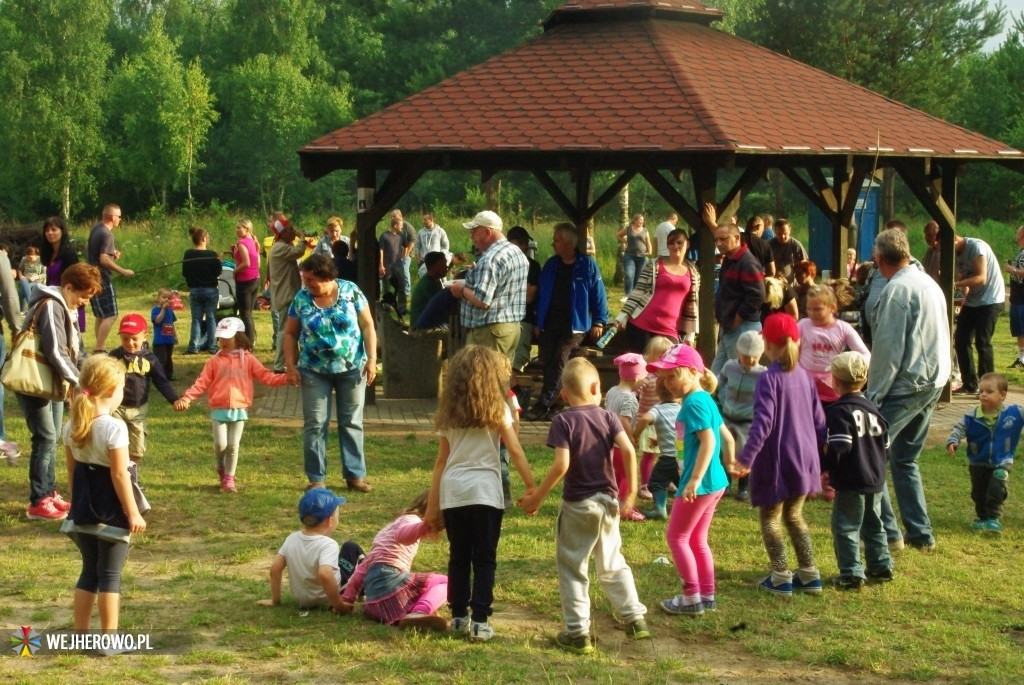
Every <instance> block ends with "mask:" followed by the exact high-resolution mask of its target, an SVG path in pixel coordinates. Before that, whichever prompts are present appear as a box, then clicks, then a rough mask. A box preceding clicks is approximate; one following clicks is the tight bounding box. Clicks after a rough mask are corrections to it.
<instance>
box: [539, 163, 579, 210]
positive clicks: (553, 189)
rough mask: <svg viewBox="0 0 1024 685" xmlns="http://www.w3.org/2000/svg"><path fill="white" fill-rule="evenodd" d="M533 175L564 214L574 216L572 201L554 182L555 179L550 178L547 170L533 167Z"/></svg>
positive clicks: (574, 208)
mask: <svg viewBox="0 0 1024 685" xmlns="http://www.w3.org/2000/svg"><path fill="white" fill-rule="evenodd" d="M533 175H534V177H535V178H536V179H537V181H538V182H539V183H540V185H541V187H542V188H544V190H546V191H548V195H550V196H551V199H552V200H554V201H555V204H556V205H558V207H559V208H560V209H561V210H562V211H563V212H564V213H565V215H566V216H569V217H574V216H576V207H574V206H573V204H572V201H571V200H569V198H568V197H566V195H565V193H563V192H562V189H561V188H559V187H558V184H557V183H555V179H553V178H551V176H550V175H549V174H548V172H546V171H544V170H543V169H534V170H533Z"/></svg>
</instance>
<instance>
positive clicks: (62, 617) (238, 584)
mask: <svg viewBox="0 0 1024 685" xmlns="http://www.w3.org/2000/svg"><path fill="white" fill-rule="evenodd" d="M450 233H455V230H454V229H452V230H450ZM133 239H135V238H133V237H132V235H131V234H130V233H127V232H126V234H125V236H124V238H119V240H125V242H128V241H130V240H133ZM138 240H140V241H142V240H146V241H150V240H151V237H149V236H147V235H146V233H145V232H143V231H141V230H140V231H139V237H138ZM541 240H542V238H541V237H538V241H541ZM151 242H152V243H153V244H154V247H153V251H154V256H159V254H160V253H161V252H162V253H163V254H166V255H171V258H173V257H175V256H177V255H179V254H180V250H179V246H178V245H177V244H170V242H171V241H169V240H163V239H159V238H157V237H152V240H151ZM139 244H140V246H141V242H140V243H139ZM541 244H542V245H544V243H543V242H542V243H541ZM180 247H181V249H184V246H180ZM122 249H123V250H124V248H123V247H122ZM140 249H141V247H140ZM124 251H125V253H126V255H127V254H129V253H128V251H127V250H124ZM606 275H608V276H610V274H606ZM135 285H136V286H137V289H136V292H135V293H134V294H131V293H129V294H128V296H126V297H125V298H123V299H122V310H123V311H129V310H132V311H148V307H149V306H150V298H149V295H148V294H143V293H142V288H141V287H140V286H142V285H143V284H141V283H139V284H135ZM613 299H614V298H613ZM187 320H188V316H187V312H182V319H181V320H180V321H179V324H178V326H179V328H178V330H179V336H180V337H182V338H183V342H184V339H186V338H187ZM257 321H258V325H259V326H260V328H261V335H260V338H261V340H263V341H266V340H268V339H269V326H270V324H269V316H268V315H267V314H266V313H261V314H258V315H257ZM998 331H999V333H998V334H997V340H998V342H999V347H998V348H997V358H996V361H997V367H998V368H1002V367H1005V366H1006V364H1007V363H1008V362H1009V361H1010V360H1011V358H1012V357H1011V354H1012V351H1011V347H1012V345H1011V344H1010V338H1009V336H1008V334H1007V333H1006V323H1005V319H1002V320H1000V322H999V324H998ZM89 342H91V340H89V341H87V347H90V346H91V345H89ZM258 354H259V356H260V357H261V358H262V359H263V360H264V361H265V362H266V361H268V360H269V350H268V349H267V346H266V343H263V344H262V346H261V349H260V350H258ZM201 361H202V357H199V356H197V357H186V356H180V355H179V356H177V357H176V365H177V369H178V370H177V374H178V377H179V379H180V380H179V381H178V382H177V383H176V384H175V385H176V387H178V389H179V391H181V390H183V389H184V388H185V387H187V384H188V382H189V381H191V379H193V378H194V377H195V376H196V375H197V374H198V372H199V370H200V364H201ZM1010 375H1011V381H1012V383H1013V384H1014V385H1015V386H1018V387H1019V385H1020V384H1021V382H1022V381H1024V374H1021V373H1019V372H1015V373H1013V374H1010ZM150 406H151V423H150V435H149V443H150V450H149V455H148V456H147V459H146V462H145V463H144V465H143V468H142V472H141V476H142V480H143V482H144V484H145V485H146V492H147V495H148V496H149V498H150V500H151V502H152V503H153V506H154V510H153V511H152V512H151V513H150V515H149V516H148V517H147V520H148V523H149V527H148V529H147V531H146V533H145V534H144V535H140V536H137V537H136V538H135V539H134V540H133V548H132V551H131V554H130V556H129V560H128V563H127V565H126V567H125V577H124V584H123V593H124V594H123V609H122V616H121V628H122V630H125V631H130V632H150V633H152V634H153V635H154V636H155V638H156V639H157V640H158V644H161V645H164V646H169V647H170V649H169V650H168V651H170V652H173V653H163V654H160V655H156V656H134V655H133V656H125V657H116V658H108V659H99V658H92V657H87V656H82V655H69V656H62V657H45V658H34V659H30V658H20V659H19V658H14V657H12V656H9V657H8V658H3V659H0V678H2V679H3V681H4V682H19V683H21V682H24V683H35V682H40V681H51V682H76V683H77V682H82V683H89V682H102V683H110V682H147V683H162V682H200V681H206V682H221V683H236V682H237V683H241V682H315V681H323V680H328V679H330V680H344V681H350V682H371V681H372V682H380V683H405V682H414V683H434V682H445V683H479V682H523V683H536V682H543V683H554V682H561V683H666V682H671V683H677V682H709V683H717V682H730V683H732V682H736V683H747V682H765V683H768V682H800V683H803V682H807V683H812V682H829V683H837V682H838V683H847V682H849V683H853V682H857V683H875V682H893V681H922V682H957V683H961V682H965V683H1016V682H1019V681H1020V674H1021V673H1024V656H1022V647H1024V598H1022V595H1021V592H1020V588H1021V587H1024V564H1022V563H1021V562H1022V561H1024V533H1022V529H1024V508H1022V506H1021V503H1020V499H1019V496H1018V492H1017V489H1016V488H1015V487H1014V486H1013V485H1012V484H1011V488H1012V492H1011V499H1010V501H1009V503H1008V507H1007V511H1006V514H1005V517H1004V526H1005V529H1006V532H1005V533H1004V534H1003V535H1002V537H999V538H990V537H979V536H978V535H976V534H973V533H972V532H971V531H970V529H969V525H970V522H971V520H972V519H973V507H972V504H971V501H970V498H969V494H968V493H969V481H968V478H967V472H966V468H965V465H964V463H963V461H962V460H961V461H956V462H951V461H950V460H949V459H947V458H946V456H945V454H944V453H943V452H942V451H941V450H930V451H928V452H926V453H925V455H924V456H923V458H922V471H923V477H924V481H925V484H926V488H927V494H928V501H929V510H930V513H931V515H932V520H933V524H934V525H935V527H936V536H937V538H938V548H937V549H936V550H935V552H933V553H931V554H924V553H921V552H917V551H914V550H910V549H908V550H906V551H903V552H899V553H897V554H896V557H895V561H896V580H895V581H894V582H893V583H891V584H889V585H886V586H880V587H870V588H865V589H864V590H863V591H862V592H860V593H847V594H843V593H838V592H833V591H826V592H825V593H824V595H823V596H821V597H796V598H794V599H792V600H790V601H786V600H779V599H777V598H774V597H770V596H766V595H765V594H764V593H761V592H758V591H757V590H756V589H755V587H754V586H755V583H756V581H757V580H758V579H759V578H760V577H762V576H763V574H764V573H765V570H766V568H767V560H766V555H765V552H764V550H763V547H762V545H761V541H760V536H759V532H758V525H757V519H756V515H755V513H754V512H753V511H752V510H750V508H749V507H747V506H744V505H741V504H739V503H737V502H734V501H731V500H729V501H723V503H722V505H721V507H720V509H719V513H718V514H717V515H716V518H715V521H714V524H713V526H712V530H711V544H712V549H713V551H714V552H715V554H716V567H717V574H718V583H719V589H718V593H717V594H718V600H719V605H720V609H719V611H718V612H717V613H716V614H710V615H707V616H705V617H704V618H702V619H700V620H691V619H686V618H684V617H668V616H664V615H662V614H661V612H660V611H658V609H657V604H658V602H659V601H660V600H661V599H663V598H665V597H669V596H671V595H673V594H675V593H676V592H678V587H679V581H678V578H677V577H676V576H675V572H674V569H673V567H672V566H665V565H661V564H656V563H654V560H655V559H656V558H658V557H662V556H668V551H667V548H666V546H665V543H664V537H663V536H664V527H665V526H664V523H658V522H648V523H644V524H623V526H622V532H623V539H624V552H625V554H626V556H627V559H628V560H629V562H630V564H631V566H632V568H633V572H634V574H635V577H636V582H637V586H638V590H639V593H640V597H641V599H642V600H643V601H644V602H645V603H646V604H647V605H648V607H650V608H651V613H650V614H649V619H650V624H651V628H652V630H653V632H654V635H655V639H654V640H651V641H643V642H640V643H632V642H630V641H628V640H626V639H625V638H624V636H623V633H622V632H621V631H619V630H616V628H615V625H614V622H613V621H612V620H611V618H610V608H609V604H608V602H607V600H606V599H605V598H604V596H603V594H602V593H601V591H600V589H599V587H598V585H597V584H596V582H595V583H594V585H593V586H592V588H591V589H592V593H591V594H592V597H593V598H594V605H593V613H594V618H595V633H596V634H597V635H598V637H599V654H598V655H597V656H595V657H591V658H587V657H576V656H572V655H567V654H565V653H563V652H561V651H558V650H557V649H555V647H554V646H553V643H552V638H553V637H554V634H555V633H556V632H557V631H558V630H559V628H560V619H559V616H560V612H559V605H558V591H557V581H556V577H555V571H554V563H553V562H554V547H553V535H554V522H555V514H556V511H557V497H556V496H555V495H552V496H551V497H550V498H549V499H548V501H547V503H546V504H545V506H544V507H543V508H542V510H541V512H540V513H539V515H538V516H537V517H535V518H530V517H526V516H524V515H523V514H522V513H520V512H518V511H516V512H513V513H511V514H509V515H508V516H507V517H506V519H505V524H504V528H503V535H502V542H501V547H500V549H499V570H498V583H497V588H496V602H495V615H494V618H493V621H494V625H495V627H496V630H497V638H496V639H495V640H494V641H492V642H491V643H488V644H486V645H474V644H468V643H465V642H462V641H461V640H457V639H453V638H449V637H447V636H419V635H414V634H406V633H402V632H399V631H397V630H394V629H391V628H387V627H384V626H379V625H376V624H373V623H371V622H368V621H366V620H363V619H362V618H361V617H359V616H352V617H337V616H333V615H331V614H329V613H327V612H316V611H314V612H310V613H308V614H304V613H302V612H299V611H298V610H297V609H296V608H295V606H294V605H293V604H291V603H290V602H289V599H290V597H289V595H288V592H287V587H286V589H285V592H284V602H283V604H282V606H280V607H276V608H263V607H258V606H256V605H255V601H256V600H257V599H261V598H264V597H266V596H268V590H267V569H268V567H269V564H270V561H271V559H272V557H273V554H274V553H275V551H276V550H277V548H278V546H279V545H280V543H281V542H282V541H283V540H284V538H285V537H286V536H287V534H288V533H289V532H291V531H292V530H294V529H296V527H297V524H298V522H297V517H296V513H295V505H296V503H297V500H298V497H299V496H300V494H301V492H302V488H303V486H304V481H305V479H304V476H303V474H302V456H301V444H300V438H299V436H298V425H297V424H296V422H294V421H251V422H249V424H248V426H247V428H246V433H245V435H244V437H243V439H242V451H241V458H240V463H239V468H238V475H237V478H238V482H239V484H240V492H239V493H237V494H236V495H225V494H221V493H220V492H219V491H218V488H217V480H216V474H215V473H214V462H213V455H212V448H211V440H210V437H209V423H208V419H207V418H206V414H205V412H204V407H203V404H202V403H199V404H198V406H195V407H193V409H192V410H190V411H189V412H187V413H185V414H175V413H173V412H172V411H171V409H170V407H168V406H167V405H166V403H164V402H163V400H162V399H161V398H160V397H159V395H154V396H153V397H152V398H151V404H150ZM4 412H5V419H6V424H7V430H8V435H9V438H10V439H12V440H16V441H18V442H19V443H21V444H22V445H23V446H25V447H26V452H27V444H28V434H27V430H26V428H25V425H24V422H23V420H21V417H20V412H19V411H18V409H17V405H16V403H15V402H14V398H13V397H10V396H9V397H8V398H7V401H6V403H5V406H4ZM435 454H436V442H435V441H434V439H433V438H432V436H431V435H429V434H396V433H387V434H373V435H370V436H369V437H368V441H367V462H368V465H369V477H370V479H371V481H372V482H373V483H374V485H375V490H374V491H373V492H372V493H370V494H368V495H359V494H353V495H352V496H351V497H350V498H349V499H350V501H349V504H348V505H346V506H345V507H343V509H342V516H341V526H340V527H339V531H338V538H339V539H345V538H352V539H356V540H358V541H359V542H360V543H362V544H363V545H364V546H368V544H369V542H370V540H371V539H372V537H373V535H374V534H375V533H376V531H377V530H379V529H380V527H382V526H383V525H384V524H385V523H386V522H387V521H389V520H390V518H391V517H392V516H393V515H394V514H395V513H396V512H397V511H398V510H400V509H401V508H402V507H403V506H404V505H405V504H406V503H407V501H408V500H409V499H411V498H412V497H413V496H414V495H415V494H416V493H417V492H419V491H420V490H421V489H423V488H424V487H426V485H427V484H428V482H429V475H430V469H431V466H432V464H433V460H434V457H435ZM527 455H528V457H529V459H530V462H531V465H532V467H533V470H534V474H535V476H536V477H537V478H541V477H542V476H543V474H544V473H545V472H546V470H547V468H548V466H549V465H550V461H551V455H550V451H549V450H547V449H545V448H544V447H543V446H542V445H530V446H528V447H527ZM329 457H330V461H329V472H330V475H329V478H328V483H329V485H333V486H338V485H339V484H340V483H341V480H340V477H339V475H338V473H339V472H338V469H339V468H340V466H339V463H338V459H337V453H336V450H332V451H331V453H330V455H329ZM27 464H28V459H27V455H26V456H25V457H24V458H23V459H22V461H21V462H20V464H19V465H18V466H17V467H16V468H8V467H6V466H2V465H0V559H2V560H3V562H2V567H0V568H2V569H3V573H2V574H0V626H3V627H6V629H8V631H10V630H14V629H15V628H16V627H18V626H29V625H30V626H32V627H33V628H35V629H36V630H53V629H61V628H67V627H70V625H71V592H72V588H73V586H74V582H75V579H76V578H77V574H78V570H79V556H78V553H77V550H75V548H74V546H73V545H72V543H71V542H70V541H69V540H68V539H67V538H65V537H64V536H62V535H60V534H59V533H58V532H57V528H58V526H57V524H47V523H38V522H37V523H29V522H26V521H25V520H24V511H25V507H26V497H27V482H26V481H27V478H26V476H27V473H26V471H27ZM57 474H58V483H60V484H61V487H62V488H64V487H65V486H64V483H65V476H64V472H63V467H62V461H59V462H58V470H57ZM521 489H522V488H521V484H519V483H518V482H516V481H514V491H515V492H519V491H521ZM807 513H808V519H809V522H810V525H811V529H812V534H813V536H814V542H815V550H816V554H817V559H818V564H819V567H820V568H821V570H822V574H823V576H825V577H828V576H829V575H831V574H834V573H835V572H836V567H835V560H834V557H833V555H832V551H831V540H830V536H829V532H828V516H829V508H828V505H827V504H825V503H823V502H811V503H809V505H808V507H807ZM446 550H447V546H446V543H445V542H444V541H443V540H442V541H441V542H438V543H425V544H424V545H423V546H422V547H421V550H420V554H419V556H418V557H417V560H416V568H417V569H418V570H443V569H444V566H445V563H446V559H447V553H446Z"/></svg>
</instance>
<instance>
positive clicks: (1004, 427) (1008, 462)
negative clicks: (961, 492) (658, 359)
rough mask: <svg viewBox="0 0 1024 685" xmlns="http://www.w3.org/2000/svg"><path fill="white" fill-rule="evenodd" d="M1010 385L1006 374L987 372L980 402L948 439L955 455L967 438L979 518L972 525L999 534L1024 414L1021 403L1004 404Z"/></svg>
mask: <svg viewBox="0 0 1024 685" xmlns="http://www.w3.org/2000/svg"><path fill="white" fill-rule="evenodd" d="M1008 389H1009V384H1008V383H1007V381H1006V376H1003V375H1001V374H998V373H986V374H985V375H984V376H982V377H981V381H980V382H979V383H978V401H979V405H980V406H978V407H976V408H975V409H974V411H972V412H970V413H969V414H966V415H965V416H964V417H963V418H962V419H961V420H960V421H958V422H957V424H956V425H955V426H953V430H952V431H950V433H949V438H948V439H947V440H946V450H947V451H948V452H949V456H950V457H952V456H953V455H954V454H955V453H956V448H957V447H959V446H960V443H961V442H963V441H964V440H966V441H967V459H968V460H969V461H970V464H969V465H968V467H967V468H968V470H969V471H970V474H971V499H973V500H974V511H975V514H976V515H977V518H976V519H975V520H974V523H973V524H971V528H972V529H974V530H977V531H981V532H986V533H995V534H996V535H998V534H999V533H1002V532H1003V524H1002V523H1000V522H999V517H1000V516H1002V513H1003V503H1004V502H1005V501H1006V498H1007V496H1008V495H1009V490H1008V489H1007V487H1006V483H1007V481H1008V480H1009V478H1010V469H1012V468H1013V453H1014V452H1016V451H1017V443H1018V442H1019V441H1020V433H1021V430H1022V429H1024V413H1022V409H1024V408H1022V407H1021V406H1020V405H1019V404H1010V405H1007V404H1004V402H1005V401H1006V391H1007V390H1008Z"/></svg>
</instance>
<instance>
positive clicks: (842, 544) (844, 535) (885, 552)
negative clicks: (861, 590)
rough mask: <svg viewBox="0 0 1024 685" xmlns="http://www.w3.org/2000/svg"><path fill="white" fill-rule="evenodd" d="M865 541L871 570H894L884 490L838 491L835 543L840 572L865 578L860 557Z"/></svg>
mask: <svg viewBox="0 0 1024 685" xmlns="http://www.w3.org/2000/svg"><path fill="white" fill-rule="evenodd" d="M861 540H863V541H864V560H865V561H866V562H867V567H868V570H870V571H871V572H872V573H877V572H880V571H888V570H891V569H892V557H891V556H890V555H889V543H888V540H886V537H885V528H884V527H883V526H882V493H881V492H875V493H867V494H865V493H860V492H850V491H848V490H836V497H835V500H834V501H833V502H832V546H833V548H834V549H835V552H836V564H837V565H838V566H839V574H840V575H843V576H852V577H855V578H864V577H865V574H864V564H863V563H861V560H860V542H861Z"/></svg>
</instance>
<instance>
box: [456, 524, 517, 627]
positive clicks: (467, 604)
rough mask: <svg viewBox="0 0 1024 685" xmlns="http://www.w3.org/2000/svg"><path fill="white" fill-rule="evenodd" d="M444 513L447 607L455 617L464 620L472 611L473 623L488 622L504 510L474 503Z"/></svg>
mask: <svg viewBox="0 0 1024 685" xmlns="http://www.w3.org/2000/svg"><path fill="white" fill-rule="evenodd" d="M442 513H443V515H444V527H445V531H446V532H447V533H448V604H449V606H450V607H451V610H452V618H465V616H466V613H467V611H468V610H472V614H473V621H475V622H477V623H485V622H486V621H487V618H488V617H489V616H490V615H491V604H492V603H493V602H494V573H495V570H496V569H497V567H498V540H499V539H500V538H501V519H502V517H503V516H504V514H505V511H504V510H503V509H496V508H494V507H488V506H486V505H483V504H474V505H470V506H465V507H453V508H451V509H444V510H443V512H442ZM471 576H472V580H471V578H470V577H471Z"/></svg>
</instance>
